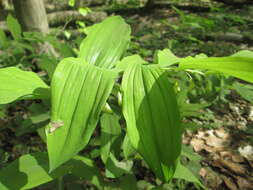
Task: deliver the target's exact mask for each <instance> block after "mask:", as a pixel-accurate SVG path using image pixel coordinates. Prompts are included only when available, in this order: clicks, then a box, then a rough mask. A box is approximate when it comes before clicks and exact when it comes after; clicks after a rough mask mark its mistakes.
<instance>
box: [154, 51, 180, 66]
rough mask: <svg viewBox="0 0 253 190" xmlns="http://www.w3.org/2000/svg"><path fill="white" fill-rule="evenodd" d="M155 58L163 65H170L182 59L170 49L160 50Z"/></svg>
mask: <svg viewBox="0 0 253 190" xmlns="http://www.w3.org/2000/svg"><path fill="white" fill-rule="evenodd" d="M155 59H156V62H157V63H158V64H159V65H160V66H161V67H168V66H171V65H173V64H175V63H178V62H179V61H180V58H178V57H177V56H175V55H174V54H173V53H172V52H171V51H170V50H169V49H164V50H158V52H157V54H156V57H155Z"/></svg>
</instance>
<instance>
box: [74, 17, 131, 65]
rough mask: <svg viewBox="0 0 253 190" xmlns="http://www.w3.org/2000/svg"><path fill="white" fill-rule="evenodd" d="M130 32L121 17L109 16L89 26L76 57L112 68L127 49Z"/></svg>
mask: <svg viewBox="0 0 253 190" xmlns="http://www.w3.org/2000/svg"><path fill="white" fill-rule="evenodd" d="M130 32H131V30H130V27H129V26H128V25H127V24H126V23H125V21H124V20H123V19H122V18H121V17H119V16H113V17H109V18H107V19H105V20H104V21H103V22H101V23H99V24H95V25H93V26H92V27H90V28H89V30H88V31H87V33H88V36H87V37H86V38H85V39H84V40H83V42H82V43H81V46H80V53H79V56H78V57H79V58H82V59H84V60H85V61H86V62H87V63H90V64H93V65H96V66H99V67H103V68H112V67H113V66H114V65H115V64H116V62H117V61H118V60H119V59H120V58H121V57H122V55H123V53H124V52H125V50H126V49H127V47H128V44H129V42H130Z"/></svg>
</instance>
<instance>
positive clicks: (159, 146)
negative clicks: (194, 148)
mask: <svg viewBox="0 0 253 190" xmlns="http://www.w3.org/2000/svg"><path fill="white" fill-rule="evenodd" d="M122 89H123V114H124V117H125V119H126V123H127V133H128V136H129V139H130V142H131V143H132V145H133V147H134V148H135V149H136V150H137V151H138V152H139V153H140V154H141V155H142V156H143V158H144V159H145V161H146V162H147V164H148V165H149V167H150V168H151V169H152V170H153V172H154V173H155V174H156V175H157V177H158V178H160V179H161V180H163V181H168V180H170V179H171V178H172V177H173V174H174V171H175V169H176V166H177V160H178V158H179V156H180V152H181V123H180V115H179V110H178V106H177V102H176V97H175V94H174V91H173V88H172V86H171V85H170V83H169V81H168V78H167V75H166V73H165V72H164V71H162V70H161V69H160V67H159V66H158V65H150V66H146V65H142V64H129V66H128V68H127V69H126V71H125V73H124V75H123V82H122Z"/></svg>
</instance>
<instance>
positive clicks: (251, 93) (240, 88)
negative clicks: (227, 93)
mask: <svg viewBox="0 0 253 190" xmlns="http://www.w3.org/2000/svg"><path fill="white" fill-rule="evenodd" d="M232 88H233V89H235V90H236V92H237V93H238V94H240V95H241V96H242V97H243V98H244V99H246V100H248V101H249V102H251V103H253V86H252V85H247V84H241V83H239V82H236V83H234V84H233V86H232Z"/></svg>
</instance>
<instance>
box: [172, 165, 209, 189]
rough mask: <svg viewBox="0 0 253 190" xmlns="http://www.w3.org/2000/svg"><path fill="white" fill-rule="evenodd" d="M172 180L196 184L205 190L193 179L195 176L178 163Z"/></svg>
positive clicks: (197, 180)
mask: <svg viewBox="0 0 253 190" xmlns="http://www.w3.org/2000/svg"><path fill="white" fill-rule="evenodd" d="M174 178H175V179H183V180H185V181H188V182H192V183H196V184H198V185H199V186H200V187H202V188H203V189H206V187H205V186H204V185H202V183H201V182H200V181H199V179H198V178H197V177H195V175H193V174H192V172H191V171H190V170H189V169H188V168H186V167H184V166H183V165H182V164H181V163H180V162H179V163H178V166H177V169H176V172H175V175H174Z"/></svg>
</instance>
